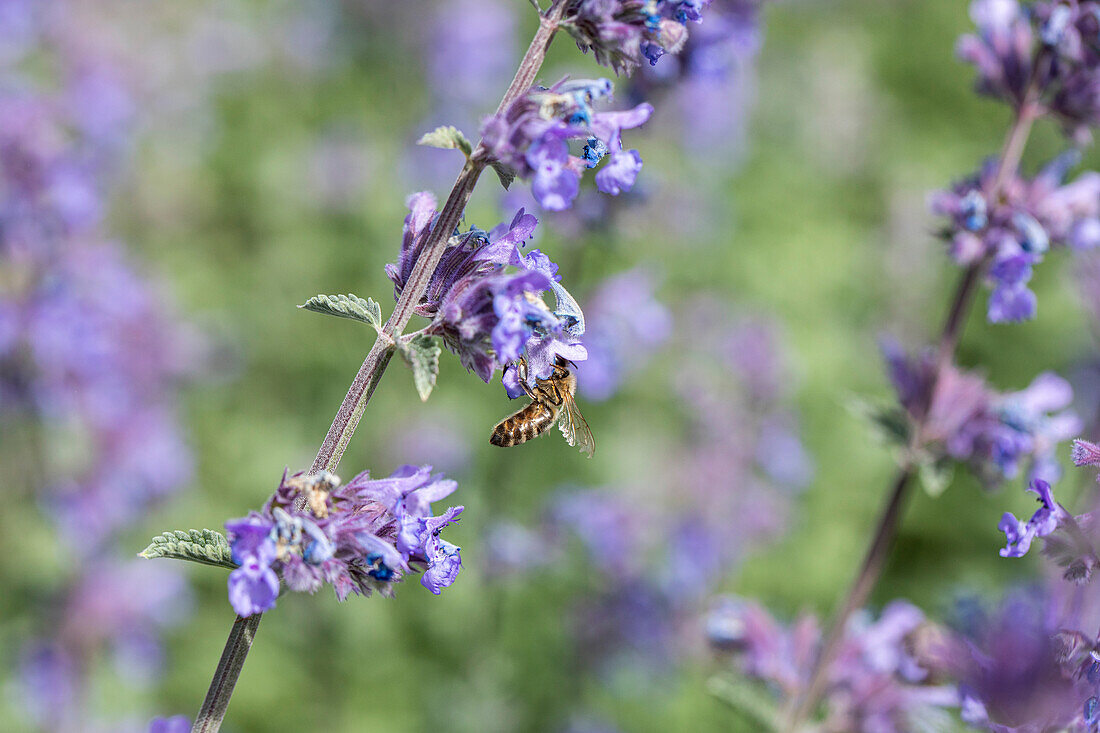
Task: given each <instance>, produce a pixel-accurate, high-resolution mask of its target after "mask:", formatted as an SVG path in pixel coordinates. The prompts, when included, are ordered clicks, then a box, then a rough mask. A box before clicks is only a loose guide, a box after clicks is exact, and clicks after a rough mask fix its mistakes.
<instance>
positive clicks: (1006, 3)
mask: <svg viewBox="0 0 1100 733" xmlns="http://www.w3.org/2000/svg"><path fill="white" fill-rule="evenodd" d="M1098 13H1100V3H1097V2H1093V1H1092V0H1055V1H1053V2H1035V3H1018V2H1015V0H977V1H976V2H974V3H972V4H971V7H970V15H971V17H972V18H973V20H974V24H975V25H976V26H977V27H978V33H977V34H976V35H966V36H963V37H962V38H960V39H959V43H958V46H957V52H958V55H959V57H960V58H962V59H963V60H964V61H966V62H968V63H971V64H973V65H974V67H975V68H976V69H977V71H978V80H977V89H978V91H979V92H981V93H982V94H987V95H989V96H992V97H996V98H998V99H1001V100H1004V101H1005V102H1007V103H1008V104H1009V105H1011V106H1012V107H1013V108H1016V109H1021V108H1023V107H1024V106H1025V105H1029V104H1034V105H1037V106H1038V107H1039V109H1038V110H1035V112H1045V113H1049V114H1051V115H1054V116H1055V117H1056V118H1057V119H1058V120H1060V121H1061V122H1062V124H1063V125H1064V126H1065V128H1066V131H1067V132H1068V133H1069V134H1071V135H1072V136H1074V137H1075V138H1076V139H1078V140H1082V141H1087V140H1088V139H1089V136H1090V133H1089V128H1090V127H1095V126H1096V125H1097V124H1100V39H1098V36H1097V31H1098V28H1100V22H1098V21H1097V17H1098ZM1029 95H1031V96H1029ZM1032 113H1034V112H1032Z"/></svg>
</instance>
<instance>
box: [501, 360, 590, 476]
mask: <svg viewBox="0 0 1100 733" xmlns="http://www.w3.org/2000/svg"><path fill="white" fill-rule="evenodd" d="M516 368H517V369H518V370H519V383H520V386H522V387H523V391H524V392H526V393H527V396H528V397H530V398H531V402H530V403H528V404H527V405H525V406H523V407H521V408H520V409H519V410H518V411H516V412H515V414H513V415H511V416H510V417H506V418H504V419H503V420H501V421H500V422H499V423H497V426H496V427H495V428H493V433H492V435H490V436H489V442H490V443H492V444H493V445H499V446H500V447H501V448H510V447H511V446H513V445H519V444H520V443H526V442H527V441H528V440H531V438H536V437H538V436H540V435H542V434H543V433H545V432H546V431H547V430H549V429H550V428H551V427H552V426H553V425H554V424H555V423H557V425H558V429H559V430H561V434H562V435H563V436H565V442H566V443H568V444H569V445H573V446H577V447H578V448H580V451H581V453H584V454H585V455H587V456H588V457H589V458H591V457H592V454H593V453H594V452H595V451H596V441H595V440H593V438H592V431H591V430H590V429H589V428H588V423H587V422H585V419H584V417H582V416H581V411H580V410H578V409H577V403H576V402H575V401H574V399H573V396H574V395H575V394H576V393H577V376H576V375H575V374H573V372H571V371H570V370H569V367H567V366H566V362H565V360H564V359H562V358H561V357H558V360H557V362H556V363H555V364H554V371H553V372H552V373H551V374H550V377H549V378H548V379H536V380H535V387H534V389H532V388H530V387H528V386H527V361H526V360H524V359H520V360H519V361H518V362H516Z"/></svg>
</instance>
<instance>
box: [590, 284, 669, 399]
mask: <svg viewBox="0 0 1100 733" xmlns="http://www.w3.org/2000/svg"><path fill="white" fill-rule="evenodd" d="M652 280H653V278H652V277H650V275H649V273H648V272H646V271H645V270H642V269H634V270H628V271H627V272H622V273H619V274H617V275H612V276H611V277H609V278H607V279H605V280H604V281H603V283H601V284H600V286H599V288H598V289H597V290H596V291H595V292H594V293H592V295H591V296H590V297H589V298H587V299H586V303H587V314H586V319H585V320H586V321H587V325H586V329H585V335H584V345H585V347H586V348H587V349H588V359H587V361H585V362H584V363H583V365H582V366H581V367H580V369H578V371H577V374H578V380H577V381H578V385H579V389H580V390H581V392H582V393H583V394H584V396H585V398H586V399H589V400H606V399H608V398H610V397H611V396H612V395H613V394H615V392H616V391H617V390H618V389H619V387H620V386H621V385H622V383H623V382H624V381H625V380H627V379H628V378H629V377H630V376H631V375H632V374H633V373H634V372H636V371H638V370H640V369H642V368H643V367H644V366H645V365H646V363H647V362H648V361H649V360H650V359H651V358H652V357H653V355H654V354H655V353H656V352H657V351H658V350H659V349H660V348H661V347H662V346H663V345H664V344H665V343H666V342H667V341H668V339H669V337H670V336H671V335H672V314H671V313H670V312H669V310H668V308H666V307H665V306H664V305H662V304H661V303H660V302H658V301H657V300H656V299H655V298H654V297H653V282H652Z"/></svg>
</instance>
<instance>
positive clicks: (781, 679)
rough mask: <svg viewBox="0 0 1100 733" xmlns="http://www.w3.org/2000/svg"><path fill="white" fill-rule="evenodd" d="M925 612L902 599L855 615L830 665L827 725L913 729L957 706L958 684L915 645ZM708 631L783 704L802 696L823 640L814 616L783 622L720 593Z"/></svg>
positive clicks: (865, 730) (866, 731) (866, 732)
mask: <svg viewBox="0 0 1100 733" xmlns="http://www.w3.org/2000/svg"><path fill="white" fill-rule="evenodd" d="M924 623H925V620H924V614H922V613H921V611H920V610H919V609H918V608H916V607H915V606H913V605H912V604H910V603H907V602H905V601H895V602H893V603H891V604H889V605H888V606H887V607H886V608H885V609H883V611H882V614H881V615H880V617H879V618H878V620H872V618H871V616H870V614H866V613H863V614H856V615H855V616H853V617H852V619H851V621H850V623H849V624H848V627H847V629H846V630H845V637H844V639H843V640H842V642H841V645H840V649H839V651H838V653H837V655H836V657H835V658H834V660H833V663H832V666H831V667H830V669H829V670H828V672H827V680H828V681H827V685H826V688H825V691H824V694H823V699H824V705H825V720H824V722H823V723H822V730H837V731H840V730H843V731H860V732H861V733H873V732H877V731H895V730H896V731H903V730H914V729H915V726H916V725H917V721H919V720H927V719H930V718H935V719H941V718H945V714H944V712H943V709H944V708H950V707H954V705H955V704H956V700H957V695H956V692H955V690H954V688H953V687H951V686H948V685H940V684H935V683H934V682H933V681H932V680H931V677H930V675H929V674H928V672H927V670H925V669H924V668H923V667H922V666H921V664H920V663H919V662H918V660H917V659H916V658H915V657H914V656H913V654H912V653H911V651H910V648H909V646H910V640H911V638H912V637H913V636H914V634H916V633H917V632H918V631H919V630H920V629H921V627H922V626H923V625H924ZM707 631H708V638H709V640H710V642H711V644H712V645H713V646H714V647H715V648H716V649H719V650H721V651H725V652H732V653H733V654H734V658H735V659H736V662H737V664H738V667H739V668H740V670H741V671H742V672H743V674H745V675H748V676H749V677H751V678H754V679H757V680H759V681H761V682H764V683H766V684H767V685H768V687H769V688H770V690H771V691H772V692H774V693H777V694H778V695H779V697H780V701H779V702H780V703H784V702H790V701H793V700H797V699H798V696H799V695H801V694H803V692H804V687H805V685H806V684H807V682H808V680H809V671H810V668H811V665H812V664H813V662H814V658H815V656H816V654H817V649H818V647H819V645H820V644H821V631H820V627H819V625H818V623H817V620H816V619H815V618H814V617H812V616H808V615H804V616H802V617H801V618H799V619H798V620H797V621H796V622H795V623H794V624H793V625H792V626H791V627H790V628H789V629H787V628H784V627H783V626H782V624H780V623H779V622H777V621H776V620H775V619H774V618H773V617H772V616H771V614H770V613H769V612H768V611H767V610H766V609H764V608H763V607H762V606H760V605H759V604H756V603H754V602H751V601H742V600H739V599H730V598H726V599H721V600H720V602H719V603H718V604H717V606H716V607H715V608H714V610H713V611H712V612H711V614H710V616H709V617H708V619H707Z"/></svg>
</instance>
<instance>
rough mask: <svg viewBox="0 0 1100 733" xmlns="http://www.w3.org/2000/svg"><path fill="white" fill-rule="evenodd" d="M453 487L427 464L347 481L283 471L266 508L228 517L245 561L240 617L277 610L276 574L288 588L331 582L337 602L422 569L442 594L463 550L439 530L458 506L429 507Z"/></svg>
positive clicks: (235, 582)
mask: <svg viewBox="0 0 1100 733" xmlns="http://www.w3.org/2000/svg"><path fill="white" fill-rule="evenodd" d="M455 488H456V485H455V482H454V481H448V480H446V479H444V478H443V476H442V475H440V474H434V475H433V474H432V472H431V466H419V467H417V466H401V467H400V468H398V469H397V470H396V471H394V473H393V474H392V475H390V476H389V477H388V478H384V479H371V478H370V475H369V473H367V472H363V473H361V474H359V475H358V476H356V477H355V478H354V479H352V480H351V481H350V482H348V483H347V484H346V485H342V484H341V483H340V480H339V479H338V478H337V477H335V476H333V475H332V474H329V473H327V472H321V473H319V474H315V475H311V476H306V475H303V474H296V475H294V476H286V475H284V476H283V480H282V481H281V482H280V483H279V486H278V488H277V489H276V490H275V493H274V495H273V496H272V497H271V499H269V500H268V502H267V504H266V505H265V506H264V509H263V512H262V513H260V514H255V513H254V514H252V515H251V516H249V517H247V518H245V519H242V520H236V521H234V522H230V523H227V525H226V527H227V528H228V529H229V531H230V536H231V546H232V548H233V555H234V558H235V559H237V558H240V561H242V563H241V567H240V568H237V569H236V570H234V571H233V573H231V574H230V582H229V593H230V602H231V603H232V604H233V607H234V609H236V610H237V613H238V614H240V615H242V616H244V615H250V614H252V613H260V612H263V611H265V610H267V609H268V608H271V607H272V606H273V605H274V603H275V598H276V597H277V596H278V591H279V574H280V573H281V574H282V577H283V580H284V581H285V582H286V584H287V587H288V588H290V590H292V591H297V592H308V593H312V592H314V591H316V590H317V589H318V588H320V586H321V585H323V584H325V583H328V584H329V585H331V586H332V587H333V590H334V591H335V592H336V597H337V598H338V599H339V600H341V601H343V600H345V599H346V598H347V597H348V596H349V595H350V594H352V593H357V594H361V595H370V594H371V593H372V592H374V591H378V592H381V593H383V594H384V595H391V594H392V593H393V584H394V583H396V582H398V581H400V580H401V579H402V577H403V576H404V575H406V574H408V573H409V572H411V571H412V570H413V569H414V568H418V567H423V568H424V569H425V573H427V574H429V577H428V580H425V581H424V584H425V587H427V588H428V589H429V590H431V591H432V592H433V593H436V594H438V593H439V591H440V589H442V588H444V587H447V586H449V585H450V584H451V583H453V582H454V580H455V578H456V576H457V574H458V571H459V569H460V568H461V565H462V561H461V558H460V557H459V554H458V548H457V547H455V546H454V545H450V544H448V543H445V542H444V541H443V540H442V539H441V538H440V536H439V534H440V532H441V531H442V530H443V528H444V527H446V526H447V525H449V524H451V523H453V522H454V521H456V520H457V518H458V515H459V514H460V513H461V512H462V507H452V508H450V509H448V510H447V511H446V512H444V513H443V514H442V515H440V516H438V517H437V516H432V514H431V505H432V503H433V502H436V501H439V500H440V499H443V498H445V497H447V496H448V495H450V494H451V493H452V492H453V491H454V490H455Z"/></svg>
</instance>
